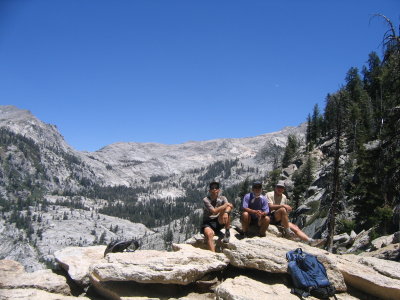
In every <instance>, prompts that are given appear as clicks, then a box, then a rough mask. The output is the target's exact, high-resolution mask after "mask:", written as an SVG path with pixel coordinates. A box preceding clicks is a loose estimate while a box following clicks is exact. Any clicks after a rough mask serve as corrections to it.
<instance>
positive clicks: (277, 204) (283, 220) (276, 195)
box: [267, 180, 324, 246]
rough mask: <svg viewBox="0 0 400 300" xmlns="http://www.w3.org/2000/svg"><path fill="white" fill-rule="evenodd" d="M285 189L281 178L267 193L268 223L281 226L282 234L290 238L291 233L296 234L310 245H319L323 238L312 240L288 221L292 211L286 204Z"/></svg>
mask: <svg viewBox="0 0 400 300" xmlns="http://www.w3.org/2000/svg"><path fill="white" fill-rule="evenodd" d="M284 191H285V182H284V181H283V180H280V181H278V183H277V184H276V185H275V189H274V190H273V191H271V192H268V193H267V199H268V205H269V210H270V224H272V225H280V226H282V227H283V235H284V236H285V237H288V238H290V237H291V236H293V234H295V235H297V236H298V237H299V238H300V239H301V240H303V241H305V242H307V243H308V244H309V245H311V246H321V245H322V243H323V242H324V241H323V240H314V239H313V238H310V237H309V236H308V235H307V234H305V233H304V232H303V231H301V229H300V228H299V227H298V226H297V225H295V224H293V223H291V222H289V213H290V212H291V211H292V207H291V206H290V205H288V200H287V198H286V195H285V194H284V193H283V192H284Z"/></svg>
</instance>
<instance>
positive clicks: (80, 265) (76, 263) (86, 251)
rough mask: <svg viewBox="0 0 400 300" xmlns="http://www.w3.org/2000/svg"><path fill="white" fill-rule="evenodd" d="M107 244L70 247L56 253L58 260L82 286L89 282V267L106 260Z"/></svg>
mask: <svg viewBox="0 0 400 300" xmlns="http://www.w3.org/2000/svg"><path fill="white" fill-rule="evenodd" d="M105 249H106V247H105V246H91V247H68V248H65V249H62V250H60V251H57V252H55V253H54V256H55V258H56V261H57V262H58V263H59V264H60V266H61V267H62V268H63V269H64V270H65V271H67V272H68V274H69V276H70V277H71V278H72V280H74V281H75V282H76V283H77V284H78V285H80V286H87V285H88V284H89V267H90V266H91V265H93V264H98V263H100V262H102V261H104V262H105V260H104V258H103V255H104V250H105Z"/></svg>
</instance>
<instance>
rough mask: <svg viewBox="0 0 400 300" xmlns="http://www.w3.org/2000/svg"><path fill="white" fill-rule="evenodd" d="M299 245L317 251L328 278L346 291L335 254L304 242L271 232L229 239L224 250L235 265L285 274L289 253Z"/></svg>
mask: <svg viewBox="0 0 400 300" xmlns="http://www.w3.org/2000/svg"><path fill="white" fill-rule="evenodd" d="M297 248H302V249H303V250H304V251H305V252H308V253H310V254H314V255H316V256H317V257H318V259H319V261H321V263H322V264H323V265H324V266H325V268H326V270H327V273H328V276H329V279H330V280H331V282H332V283H333V284H334V285H335V287H336V289H337V290H338V291H346V285H345V283H344V279H343V276H342V274H341V273H340V271H339V269H338V268H337V266H336V264H335V263H334V262H333V261H332V260H331V259H330V257H331V256H333V255H332V254H330V253H329V252H326V251H323V250H321V249H317V248H314V247H310V246H308V245H306V244H303V243H299V242H294V241H290V240H286V239H283V238H279V237H275V236H273V235H271V234H268V235H267V237H265V238H257V237H256V238H251V239H244V240H241V241H236V242H233V243H230V244H229V246H228V248H227V249H224V253H225V255H226V256H227V257H228V258H229V260H230V263H231V264H232V265H233V266H236V267H239V268H246V269H257V270H261V271H266V272H269V273H282V274H283V273H287V261H286V253H287V252H288V251H291V250H294V249H297Z"/></svg>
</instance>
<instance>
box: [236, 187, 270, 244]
mask: <svg viewBox="0 0 400 300" xmlns="http://www.w3.org/2000/svg"><path fill="white" fill-rule="evenodd" d="M261 192H262V184H261V182H258V181H256V182H254V183H253V185H252V193H248V194H246V195H245V196H244V198H243V203H242V209H243V212H242V218H241V222H242V230H243V234H244V235H245V236H246V235H247V232H248V230H249V226H250V225H252V224H255V225H257V226H258V227H259V232H258V233H259V235H260V236H261V237H263V236H265V232H266V231H267V228H268V225H269V217H268V213H269V207H268V200H267V198H266V197H265V196H263V195H261Z"/></svg>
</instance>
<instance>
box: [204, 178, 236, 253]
mask: <svg viewBox="0 0 400 300" xmlns="http://www.w3.org/2000/svg"><path fill="white" fill-rule="evenodd" d="M219 192H220V189H219V183H218V182H215V181H214V182H211V183H210V190H209V195H208V196H207V197H205V198H204V199H203V203H204V207H203V224H202V225H201V230H200V231H201V233H202V234H204V237H205V239H206V243H207V246H208V249H210V250H211V251H213V252H215V245H214V235H215V234H216V233H219V232H220V230H221V229H222V228H224V227H225V236H224V238H223V242H224V243H227V242H229V237H230V232H229V228H230V225H231V224H230V218H229V212H230V211H231V210H232V208H233V205H232V204H231V203H229V202H228V199H226V197H224V196H220V195H219Z"/></svg>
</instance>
